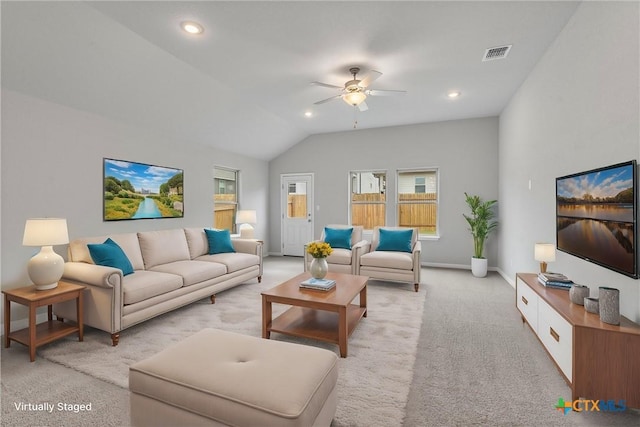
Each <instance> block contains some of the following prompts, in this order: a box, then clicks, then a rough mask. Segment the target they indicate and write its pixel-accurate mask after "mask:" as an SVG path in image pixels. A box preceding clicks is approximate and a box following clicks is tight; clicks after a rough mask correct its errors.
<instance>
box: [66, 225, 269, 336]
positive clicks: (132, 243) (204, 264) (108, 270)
mask: <svg viewBox="0 0 640 427" xmlns="http://www.w3.org/2000/svg"><path fill="white" fill-rule="evenodd" d="M108 237H110V238H111V239H112V240H113V241H115V242H116V243H117V244H118V246H120V247H121V248H122V250H123V251H124V253H125V255H126V256H127V258H128V259H129V261H130V262H131V265H132V266H133V269H134V273H133V274H129V275H126V276H123V273H122V270H120V269H117V268H112V267H105V266H101V265H96V264H94V262H93V260H92V258H91V254H90V253H89V249H88V247H87V244H89V243H103V242H104V241H105V239H106V238H108ZM231 242H232V245H233V247H234V249H235V250H236V252H230V253H220V254H215V255H208V252H209V243H208V240H207V236H206V234H205V231H204V229H203V228H185V229H173V230H161V231H145V232H140V233H126V234H116V235H112V236H100V237H87V238H80V239H75V240H73V241H72V242H71V243H70V244H69V258H68V259H69V261H68V262H66V263H65V268H64V275H63V280H65V281H68V282H72V283H78V284H82V285H85V286H87V291H85V294H84V323H85V325H88V326H91V327H94V328H97V329H100V330H103V331H106V332H109V333H110V334H111V339H112V344H113V345H114V346H115V345H117V344H118V340H119V339H120V331H122V330H124V329H126V328H128V327H130V326H133V325H135V324H137V323H140V322H144V321H145V320H148V319H151V318H153V317H155V316H158V315H160V314H163V313H166V312H168V311H171V310H174V309H176V308H178V307H181V306H184V305H187V304H190V303H192V302H195V301H197V300H200V299H202V298H206V297H210V298H211V302H212V303H214V302H215V294H216V293H218V292H221V291H224V290H225V289H229V288H231V287H233V286H237V285H240V284H243V283H247V281H249V280H251V279H254V278H256V279H257V280H258V282H260V281H261V279H262V243H261V242H259V241H256V240H249V239H232V240H231ZM54 313H55V314H56V316H57V317H58V318H59V319H70V320H73V321H75V320H76V317H77V316H76V308H75V303H74V301H71V302H66V303H61V304H56V305H54Z"/></svg>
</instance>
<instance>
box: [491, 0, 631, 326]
mask: <svg viewBox="0 0 640 427" xmlns="http://www.w3.org/2000/svg"><path fill="white" fill-rule="evenodd" d="M638 7H639V4H638V3H637V2H625V3H621V2H618V3H614V2H584V3H582V4H581V5H580V6H579V8H578V9H577V11H576V13H575V15H574V16H573V17H572V18H571V20H570V21H569V22H568V24H567V26H566V27H565V29H564V30H563V32H562V33H561V34H560V36H559V37H558V38H557V39H556V40H555V42H554V43H553V44H552V46H551V47H550V48H549V50H548V51H547V53H546V54H545V55H544V57H543V58H542V59H541V61H540V62H539V63H538V65H537V66H536V68H535V69H534V71H533V72H532V73H531V74H530V76H529V77H528V78H527V80H526V81H525V83H524V84H523V85H522V86H521V88H520V90H519V91H518V93H517V94H516V95H515V96H514V97H513V98H512V100H511V102H510V103H509V105H508V106H507V108H505V110H504V111H503V113H502V114H501V116H500V150H499V153H500V216H501V218H502V230H501V235H500V239H499V247H500V250H499V268H500V269H501V270H502V271H504V272H505V273H506V275H507V277H510V278H515V273H516V272H518V271H537V269H538V265H537V263H536V261H535V260H534V259H533V247H534V243H535V242H539V241H544V242H555V178H556V177H558V176H563V175H568V174H571V173H575V172H580V171H584V170H589V169H593V168H597V167H602V166H607V165H610V164H614V163H618V162H623V161H627V160H631V159H636V160H637V159H638V158H639V155H640V139H639V135H640V127H639V124H638V122H639V101H638V95H639V92H640V89H639V84H638V76H639V75H640V73H639V70H638V52H639V50H640V49H639V46H638V34H639V28H638V16H639V10H638ZM529 180H531V181H532V187H531V190H529V188H528V182H529ZM636 244H637V242H636ZM549 268H550V269H551V270H552V271H560V272H563V273H565V274H567V275H568V276H569V277H571V278H572V279H573V280H574V281H576V282H578V283H582V284H585V285H588V286H589V287H590V288H591V294H592V295H594V294H596V296H597V291H598V286H603V285H604V286H613V287H616V288H619V289H620V291H621V298H620V300H621V312H622V313H623V314H624V315H625V316H627V317H629V318H630V319H632V320H635V321H640V281H638V280H634V279H631V278H628V277H626V276H624V275H622V274H618V273H615V272H612V271H610V270H607V269H605V268H602V267H599V266H597V265H595V264H592V263H589V262H586V261H583V260H580V259H578V258H576V257H574V256H571V255H568V254H565V253H563V252H558V254H557V261H556V262H555V263H552V264H550V267H549Z"/></svg>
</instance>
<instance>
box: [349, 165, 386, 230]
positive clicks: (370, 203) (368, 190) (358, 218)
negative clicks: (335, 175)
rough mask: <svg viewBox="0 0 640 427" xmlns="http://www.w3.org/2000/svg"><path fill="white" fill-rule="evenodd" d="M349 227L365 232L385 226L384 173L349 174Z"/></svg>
mask: <svg viewBox="0 0 640 427" xmlns="http://www.w3.org/2000/svg"><path fill="white" fill-rule="evenodd" d="M349 175H350V180H351V181H350V185H351V225H361V226H363V228H364V229H365V230H372V229H373V227H375V226H383V225H385V218H386V208H387V198H386V197H387V196H386V192H387V191H386V189H387V174H386V172H375V171H371V172H350V174H349Z"/></svg>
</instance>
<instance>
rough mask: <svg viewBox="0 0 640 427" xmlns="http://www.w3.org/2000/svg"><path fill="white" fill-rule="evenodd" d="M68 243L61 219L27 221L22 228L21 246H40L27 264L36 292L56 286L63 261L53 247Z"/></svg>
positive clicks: (61, 271)
mask: <svg viewBox="0 0 640 427" xmlns="http://www.w3.org/2000/svg"><path fill="white" fill-rule="evenodd" d="M67 243H69V233H68V231H67V220H66V219H62V218H33V219H28V220H27V223H26V224H25V226H24V236H23V238H22V245H23V246H42V248H41V249H40V252H38V253H37V254H36V255H34V256H33V257H32V258H31V259H30V260H29V263H28V264H27V271H28V272H29V278H30V279H31V281H32V282H33V283H34V284H35V285H36V290H38V291H44V290H47V289H53V288H55V287H56V286H58V280H60V278H61V277H62V273H63V272H64V259H63V258H62V257H61V256H60V255H58V254H57V253H55V251H54V250H53V245H64V244H67Z"/></svg>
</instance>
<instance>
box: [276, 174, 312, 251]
mask: <svg viewBox="0 0 640 427" xmlns="http://www.w3.org/2000/svg"><path fill="white" fill-rule="evenodd" d="M280 183H281V200H282V209H281V210H282V215H281V217H282V254H283V255H292V256H304V245H305V244H306V243H308V242H310V241H311V240H313V215H312V214H313V174H296V175H289V174H283V175H281V176H280Z"/></svg>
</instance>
